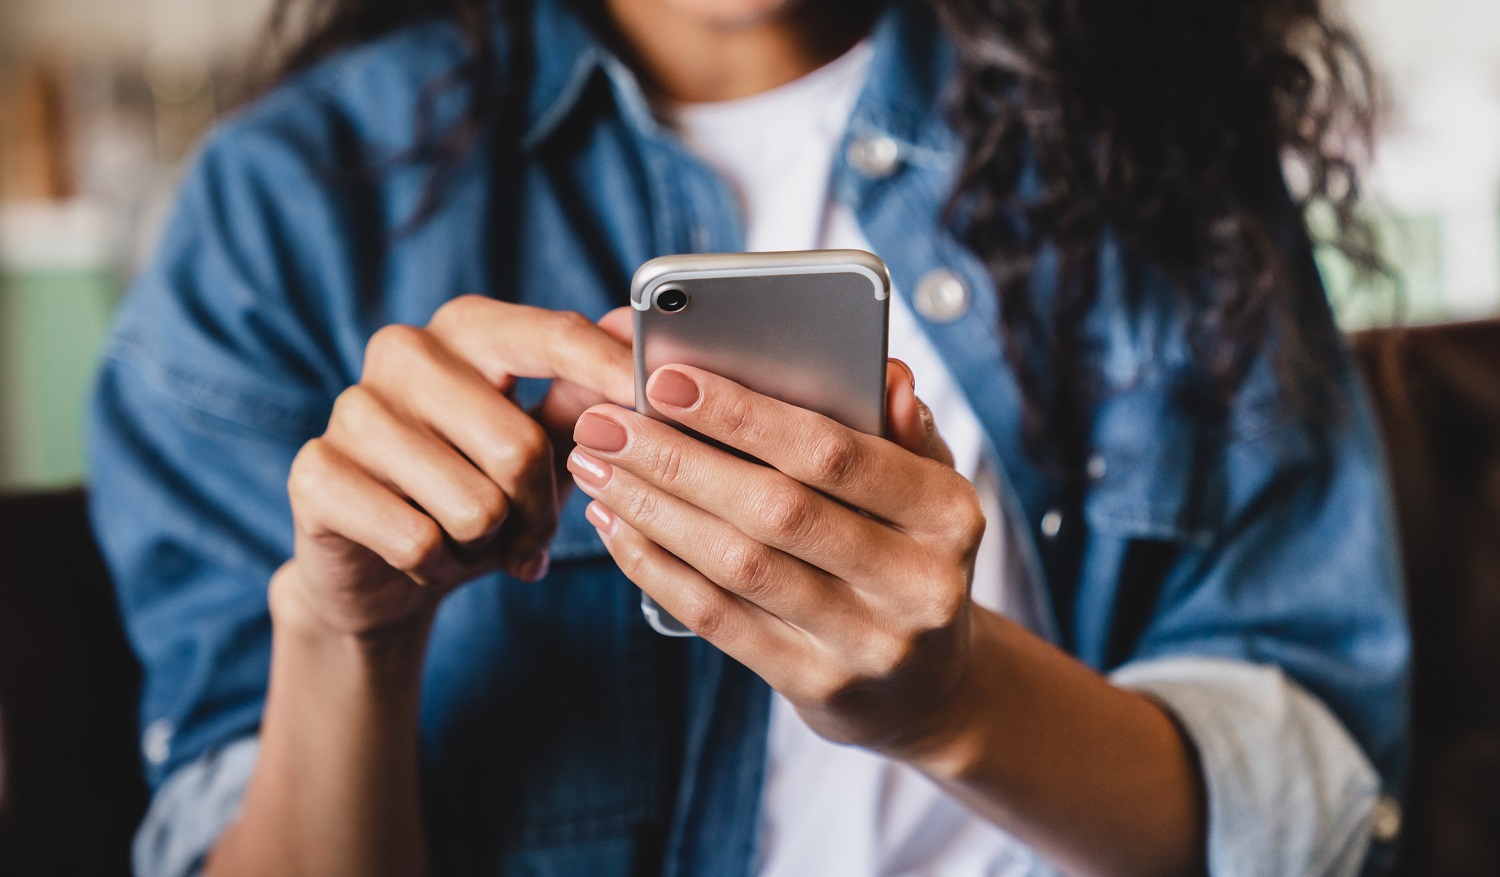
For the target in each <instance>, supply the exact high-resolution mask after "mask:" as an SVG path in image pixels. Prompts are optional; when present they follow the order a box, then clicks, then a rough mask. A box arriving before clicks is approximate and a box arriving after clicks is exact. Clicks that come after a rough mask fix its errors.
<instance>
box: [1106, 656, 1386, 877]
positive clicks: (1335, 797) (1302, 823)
mask: <svg viewBox="0 0 1500 877" xmlns="http://www.w3.org/2000/svg"><path fill="white" fill-rule="evenodd" d="M1111 678H1112V680H1113V681H1114V683H1115V684H1116V685H1119V686H1120V687H1122V688H1128V689H1131V690H1134V691H1138V692H1140V693H1142V694H1145V695H1147V696H1149V697H1151V698H1152V699H1153V700H1155V701H1157V702H1158V703H1159V704H1161V706H1162V707H1163V708H1164V709H1166V710H1167V711H1168V712H1169V713H1171V714H1172V716H1173V717H1174V718H1175V719H1176V721H1177V723H1178V724H1179V725H1180V726H1181V727H1182V728H1183V731H1184V732H1185V733H1186V734H1187V736H1188V738H1189V740H1190V741H1191V742H1192V743H1193V745H1194V747H1195V748H1196V749H1197V753H1198V759H1199V763H1200V765H1201V767H1202V771H1203V778H1204V782H1205V785H1206V787H1207V795H1208V872H1209V874H1210V875H1213V877H1352V875H1355V874H1358V873H1359V871H1360V868H1361V867H1362V865H1363V863H1364V860H1365V856H1366V853H1367V851H1368V849H1369V846H1370V836H1371V830H1370V820H1371V813H1372V811H1373V810H1374V809H1375V805H1376V801H1377V799H1378V798H1379V797H1380V778H1379V775H1378V774H1377V773H1376V772H1375V768H1374V767H1373V766H1372V765H1371V763H1370V760H1369V758H1367V757H1366V756H1365V754H1364V752H1363V751H1362V750H1361V749H1360V747H1359V744H1357V743H1356V742H1355V741H1354V738H1353V737H1351V736H1350V735H1349V732H1348V731H1346V730H1345V729H1344V727H1343V725H1341V724H1340V723H1339V720H1338V719H1337V718H1336V717H1335V716H1334V715H1333V713H1332V712H1331V711H1330V710H1329V709H1328V707H1327V706H1325V705H1324V704H1323V703H1322V702H1321V701H1320V700H1318V699H1317V698H1316V697H1314V696H1313V695H1312V694H1310V693H1309V692H1308V691H1306V690H1305V689H1303V688H1302V687H1301V686H1299V685H1297V684H1296V683H1295V682H1293V681H1292V680H1290V679H1288V678H1287V677H1286V675H1285V674H1283V673H1282V672H1281V670H1280V669H1279V668H1277V667H1274V666H1263V665H1258V664H1250V663H1245V662H1240V661H1232V660H1224V659H1218V658H1198V657H1189V658H1165V659H1159V660H1151V661H1141V662H1137V663H1132V664H1127V665H1125V666H1124V667H1121V668H1120V669H1119V670H1117V671H1115V673H1114V674H1112V676H1111Z"/></svg>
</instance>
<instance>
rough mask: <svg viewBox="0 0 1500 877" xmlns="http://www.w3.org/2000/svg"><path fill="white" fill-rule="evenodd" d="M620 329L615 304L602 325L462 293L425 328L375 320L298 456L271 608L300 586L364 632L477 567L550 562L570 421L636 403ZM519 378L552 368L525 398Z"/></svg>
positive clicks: (396, 623) (328, 617)
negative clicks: (286, 559) (531, 401)
mask: <svg viewBox="0 0 1500 877" xmlns="http://www.w3.org/2000/svg"><path fill="white" fill-rule="evenodd" d="M628 331H629V330H628V323H627V322H626V318H625V314H624V312H622V311H616V312H615V313H613V314H611V315H610V316H609V317H606V319H605V320H604V321H603V322H602V323H601V324H600V325H595V324H594V323H592V322H590V321H589V320H588V319H587V318H585V317H583V316H582V315H580V314H577V313H571V312H560V311H549V310H544V309H540V308H532V307H526V306H522V305H515V304H508V303H505V302H500V301H496V300H493V299H488V298H482V297H478V296H470V297H465V298H460V299H456V300H454V301H452V302H450V303H448V304H447V305H444V306H443V307H442V308H441V309H440V310H439V311H438V312H437V314H436V315H435V316H434V317H433V319H432V322H431V323H429V324H428V325H427V327H426V328H417V327H414V326H400V325H393V326H388V327H386V328H384V329H381V330H380V331H378V332H376V333H375V335H374V337H373V338H371V340H370V343H369V346H368V348H367V349H366V353H365V363H364V371H363V374H362V376H361V378H360V381H359V383H358V384H355V385H354V386H353V387H350V388H349V389H348V390H346V391H345V392H344V393H343V394H342V395H341V396H340V397H339V399H338V401H337V402H336V404H335V405H334V409H333V416H332V418H331V419H330V421H329V424H328V429H327V431H326V432H325V433H324V434H323V435H322V437H320V438H316V439H313V440H312V441H310V442H308V443H307V444H306V445H305V446H304V447H303V448H302V450H301V452H300V453H299V454H298V455H297V458H296V461H295V462H294V463H293V465H292V470H291V477H290V479H289V482H288V492H289V493H290V496H291V503H292V516H293V518H294V520H295V522H296V555H295V557H294V559H293V560H292V561H291V562H290V563H289V564H288V565H287V566H286V567H284V568H283V569H282V571H281V573H279V574H278V575H277V577H276V580H275V581H274V582H273V583H272V591H273V593H272V601H273V609H274V604H275V603H276V602H277V601H279V600H282V599H289V598H290V599H296V600H297V601H298V602H299V603H300V607H299V608H300V609H301V610H305V611H306V612H309V613H311V614H312V616H314V618H316V619H317V620H318V621H319V622H321V623H322V624H323V625H326V626H328V627H329V628H332V629H333V630H335V631H338V632H341V633H345V634H352V635H357V636H365V635H369V634H373V633H377V632H379V631H382V630H386V629H389V628H393V627H394V628H402V627H406V626H407V623H409V622H418V623H425V620H426V619H427V618H428V617H430V613H431V611H432V609H434V608H435V607H436V606H437V604H438V602H439V601H440V600H441V598H442V597H443V595H444V594H446V593H447V592H449V591H451V590H452V589H453V588H454V587H455V586H457V585H459V584H462V583H463V582H465V581H468V580H470V579H472V578H474V577H475V576H477V575H479V574H481V573H483V572H487V571H490V570H493V569H503V570H505V571H506V572H508V573H510V574H511V575H514V576H517V577H519V578H522V579H527V580H533V581H534V580H536V579H539V578H541V577H542V576H543V575H545V574H546V571H547V563H548V545H549V543H550V541H551V539H552V536H553V534H554V532H555V531H556V529H557V515H558V510H559V508H560V505H561V500H562V494H561V493H560V491H559V484H561V485H562V489H563V490H566V488H567V487H569V486H571V479H560V478H558V477H557V476H556V474H555V473H556V472H557V471H558V467H559V465H560V463H559V462H558V461H559V460H560V459H565V458H566V455H567V452H568V451H569V450H570V448H571V434H572V430H573V424H574V422H575V421H576V420H577V418H578V415H579V414H580V413H582V412H583V410H584V409H586V408H588V407H589V406H591V405H593V404H596V403H598V402H601V401H604V400H606V399H607V400H609V401H611V402H614V403H616V404H620V405H631V404H632V402H633V395H634V394H633V364H632V360H631V354H630V344H629V341H628V340H627V339H628V337H629V336H628ZM520 377H531V378H550V379H553V381H554V383H553V386H552V390H551V391H550V392H549V394H548V396H547V398H546V400H545V401H544V402H543V403H542V404H541V406H540V407H539V408H538V409H537V410H535V411H533V412H526V411H523V410H522V409H521V408H520V407H518V405H517V404H516V402H515V399H514V394H513V389H514V386H515V382H516V379H517V378H520ZM554 438H555V439H556V440H558V441H559V442H567V443H568V444H567V446H565V447H561V448H558V449H555V448H554ZM559 451H560V452H561V456H560V457H559V455H558V452H559ZM278 590H280V591H281V592H282V593H277V591H278ZM299 614H300V613H299Z"/></svg>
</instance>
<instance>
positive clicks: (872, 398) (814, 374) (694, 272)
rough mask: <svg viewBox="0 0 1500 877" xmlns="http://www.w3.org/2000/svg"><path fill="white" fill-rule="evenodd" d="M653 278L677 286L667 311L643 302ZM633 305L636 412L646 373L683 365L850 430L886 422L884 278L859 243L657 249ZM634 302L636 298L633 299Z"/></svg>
mask: <svg viewBox="0 0 1500 877" xmlns="http://www.w3.org/2000/svg"><path fill="white" fill-rule="evenodd" d="M663 286H670V287H675V288H677V289H680V290H682V291H683V292H686V293H687V297H688V300H687V306H686V307H684V308H683V309H682V310H681V311H679V312H676V313H668V312H664V311H662V310H660V309H659V308H657V307H656V306H655V305H654V300H653V296H654V293H655V292H656V291H657V290H658V289H660V288H661V287H663ZM631 300H632V303H633V304H634V306H635V339H636V347H635V380H636V403H637V407H638V409H639V410H640V411H641V412H642V413H644V414H647V415H648V416H651V417H654V418H656V419H658V420H663V421H666V422H672V421H671V420H670V419H669V418H665V417H662V416H661V415H660V414H658V412H656V411H655V409H653V408H652V407H651V404H650V402H649V401H648V400H647V399H646V380H647V379H648V378H649V377H650V376H651V374H652V373H653V372H654V371H656V369H658V368H660V367H661V366H663V365H668V364H671V363H682V364H685V365H692V366H697V367H698V368H702V369H706V370H708V371H711V372H713V373H715V374H718V375H722V376H723V377H726V378H729V379H731V380H733V381H736V382H738V383H740V384H743V385H745V386H746V387H749V388H750V389H752V390H755V391H756V392H758V393H762V394H764V395H767V396H772V397H774V398H777V399H781V400H783V401H785V402H789V403H791V404H793V405H796V406H798V407H800V408H806V409H809V410H812V411H817V412H818V413H820V414H824V415H826V416H828V417H830V418H832V419H834V420H836V421H838V422H840V423H842V424H844V425H845V426H848V427H850V428H851V429H857V430H859V431H861V432H866V433H871V434H874V435H879V434H881V433H883V432H884V429H885V368H886V339H887V324H888V315H889V306H890V280H889V275H888V274H887V272H886V268H885V264H884V263H883V262H881V261H880V260H879V259H878V258H876V257H875V256H873V255H871V254H869V253H865V252H863V251H859V250H821V251H808V252H797V253H733V254H716V255H697V256H668V257H665V258H662V259H655V260H653V261H651V262H648V263H646V265H644V266H642V267H641V270H640V271H639V272H637V274H636V281H635V284H634V289H633V290H632V296H631ZM643 305H644V307H643Z"/></svg>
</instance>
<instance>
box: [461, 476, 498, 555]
mask: <svg viewBox="0 0 1500 877" xmlns="http://www.w3.org/2000/svg"><path fill="white" fill-rule="evenodd" d="M471 491H472V492H471V495H470V496H469V498H468V501H467V502H466V503H465V505H464V507H463V509H462V510H461V511H460V512H459V513H458V514H457V515H456V516H455V518H454V522H453V524H452V527H453V530H452V531H451V535H452V536H453V538H454V539H457V540H458V541H459V542H475V541H478V540H479V539H482V538H484V537H486V536H488V535H489V534H490V533H491V532H492V531H494V529H495V528H496V527H498V526H499V525H500V524H501V522H503V521H504V520H505V514H506V511H507V508H508V503H507V502H506V498H505V493H504V491H502V490H501V489H500V488H499V487H498V486H496V485H495V484H494V482H491V481H488V480H484V481H479V482H477V483H476V484H475V485H474V486H473V487H472V488H471Z"/></svg>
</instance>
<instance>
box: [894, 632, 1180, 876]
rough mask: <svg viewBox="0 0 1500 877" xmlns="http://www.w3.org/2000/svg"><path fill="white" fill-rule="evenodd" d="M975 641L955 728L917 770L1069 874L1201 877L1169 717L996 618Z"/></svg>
mask: <svg viewBox="0 0 1500 877" xmlns="http://www.w3.org/2000/svg"><path fill="white" fill-rule="evenodd" d="M974 631H975V633H974V640H973V655H972V663H971V668H972V670H971V674H970V676H969V677H968V679H967V680H966V681H965V683H964V685H963V686H962V694H961V696H960V697H958V698H956V699H955V703H956V704H958V706H956V707H955V715H954V716H953V717H952V719H951V720H950V721H948V722H945V723H944V724H945V726H947V727H949V728H953V729H955V730H954V731H951V732H945V733H944V734H942V735H941V736H940V738H939V739H938V740H936V741H934V743H933V744H931V746H932V748H931V749H930V750H928V751H926V752H925V753H924V754H922V755H920V756H918V757H916V758H914V759H913V761H914V762H915V763H916V765H917V766H918V767H919V768H921V769H923V770H924V771H925V772H926V773H928V774H929V775H930V776H932V777H933V778H934V779H935V780H937V781H938V782H939V783H940V784H941V785H943V786H944V787H946V788H947V789H949V791H950V792H952V793H953V794H954V795H955V796H956V797H958V798H959V799H960V800H962V801H964V802H965V803H966V804H967V805H968V806H969V807H971V808H972V809H973V810H975V811H976V812H977V813H979V814H980V815H982V816H984V817H985V818H987V819H990V820H991V821H993V822H995V823H996V824H998V825H1000V826H1001V827H1003V828H1005V829H1006V830H1007V831H1009V832H1011V833H1012V834H1014V835H1015V836H1016V837H1017V838H1019V839H1021V840H1022V841H1024V842H1026V843H1027V844H1029V845H1031V846H1032V847H1033V848H1034V849H1036V850H1037V851H1038V852H1039V853H1041V854H1042V855H1044V856H1046V857H1047V858H1048V859H1049V860H1051V861H1052V862H1054V863H1055V864H1056V865H1057V866H1058V867H1059V868H1060V869H1062V870H1063V871H1065V872H1067V873H1069V874H1074V875H1146V874H1150V875H1192V874H1200V873H1202V872H1203V871H1204V869H1205V853H1204V843H1205V833H1206V813H1205V804H1204V792H1203V788H1202V780H1201V779H1200V777H1199V774H1198V767H1197V764H1196V758H1195V755H1194V753H1193V751H1192V748H1191V746H1190V745H1189V744H1188V742H1187V741H1186V739H1185V738H1184V737H1183V734H1182V732H1181V731H1180V730H1179V729H1178V728H1177V726H1176V724H1175V723H1174V722H1173V721H1172V719H1171V718H1170V717H1169V716H1168V715H1167V713H1166V712H1165V711H1164V710H1162V709H1161V708H1160V707H1159V706H1158V705H1156V704H1155V703H1154V702H1152V701H1151V700H1150V699H1148V698H1146V697H1144V696H1142V695H1140V694H1137V693H1134V692H1130V691H1125V690H1122V689H1119V688H1116V687H1115V686H1113V685H1111V684H1110V683H1109V682H1108V681H1107V680H1105V679H1104V678H1102V677H1100V676H1098V675H1097V674H1095V673H1093V672H1092V671H1090V670H1089V669H1088V668H1087V667H1085V666H1083V665H1082V664H1080V663H1079V662H1078V661H1076V660H1075V659H1073V658H1072V657H1070V656H1069V655H1067V654H1065V653H1063V652H1061V651H1059V650H1058V649H1056V648H1054V647H1052V646H1051V645H1049V644H1047V643H1045V642H1043V641H1042V640H1041V639H1039V638H1037V637H1035V636H1034V635H1032V634H1030V633H1028V632H1027V631H1025V630H1023V629H1022V628H1021V627H1019V626H1018V625H1016V624H1014V623H1012V622H1010V621H1008V620H1006V619H1004V618H1001V617H1000V616H998V615H995V614H993V613H990V612H987V611H983V610H977V609H976V614H975V618H974Z"/></svg>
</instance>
